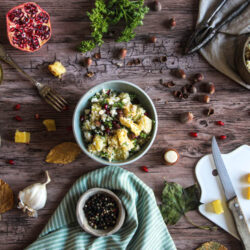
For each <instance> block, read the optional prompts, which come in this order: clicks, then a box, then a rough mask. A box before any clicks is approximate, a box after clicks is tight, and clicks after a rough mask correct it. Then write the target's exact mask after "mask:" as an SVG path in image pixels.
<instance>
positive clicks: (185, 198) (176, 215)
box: [160, 182, 200, 225]
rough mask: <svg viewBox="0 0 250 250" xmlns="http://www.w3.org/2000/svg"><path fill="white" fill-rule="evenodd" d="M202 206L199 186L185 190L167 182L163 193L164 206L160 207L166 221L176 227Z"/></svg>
mask: <svg viewBox="0 0 250 250" xmlns="http://www.w3.org/2000/svg"><path fill="white" fill-rule="evenodd" d="M199 205H200V189H199V187H198V185H197V184H195V185H193V186H190V187H187V188H185V189H184V188H183V187H182V186H181V185H179V184H177V183H174V182H166V184H165V187H164V189H163V191H162V205H161V207H160V210H161V213H162V216H163V219H164V221H165V222H166V223H167V224H168V225H174V224H176V223H177V221H178V220H179V219H180V218H181V216H182V215H184V214H185V213H186V212H188V211H190V210H195V209H196V208H197V207H198V206H199Z"/></svg>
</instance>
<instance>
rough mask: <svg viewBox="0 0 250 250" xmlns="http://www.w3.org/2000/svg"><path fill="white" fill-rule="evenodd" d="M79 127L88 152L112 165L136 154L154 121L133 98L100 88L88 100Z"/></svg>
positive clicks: (143, 143)
mask: <svg viewBox="0 0 250 250" xmlns="http://www.w3.org/2000/svg"><path fill="white" fill-rule="evenodd" d="M80 124H81V130H82V135H83V139H84V142H85V144H86V146H87V149H88V151H89V152H90V153H92V154H94V155H96V156H99V157H101V158H105V159H108V160H109V161H110V162H111V161H122V160H126V159H128V158H129V157H130V156H131V155H133V154H135V153H136V152H138V151H139V150H140V149H141V147H142V146H143V145H145V144H146V143H147V141H148V140H149V139H150V136H151V131H152V128H153V124H154V122H153V120H152V119H150V118H149V117H148V115H147V113H146V110H145V109H144V108H143V107H142V106H141V105H140V104H139V101H138V100H137V98H136V96H135V95H132V94H129V93H124V92H123V93H118V92H116V91H113V90H111V89H108V90H105V89H103V90H102V91H101V92H98V93H96V94H95V95H94V96H93V97H92V98H91V99H90V105H89V107H88V108H86V109H85V110H84V111H83V113H82V115H81V116H80Z"/></svg>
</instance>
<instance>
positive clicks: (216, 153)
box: [212, 137, 236, 200]
mask: <svg viewBox="0 0 250 250" xmlns="http://www.w3.org/2000/svg"><path fill="white" fill-rule="evenodd" d="M212 153H213V158H214V163H215V166H216V168H217V171H218V174H219V177H220V180H221V183H222V186H223V188H224V192H225V196H226V198H227V200H231V199H232V198H233V197H235V196H236V193H235V191H234V188H233V184H232V182H231V179H230V177H229V174H228V172H227V169H226V167H225V164H224V161H223V159H222V157H221V152H220V149H219V146H218V144H217V141H216V139H215V137H213V139H212Z"/></svg>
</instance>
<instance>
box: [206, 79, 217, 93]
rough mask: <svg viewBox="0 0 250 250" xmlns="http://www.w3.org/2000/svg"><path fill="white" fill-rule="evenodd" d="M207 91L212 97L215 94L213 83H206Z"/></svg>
mask: <svg viewBox="0 0 250 250" xmlns="http://www.w3.org/2000/svg"><path fill="white" fill-rule="evenodd" d="M205 91H206V92H207V93H209V94H210V95H212V94H214V92H215V87H214V83H213V82H208V83H206V86H205Z"/></svg>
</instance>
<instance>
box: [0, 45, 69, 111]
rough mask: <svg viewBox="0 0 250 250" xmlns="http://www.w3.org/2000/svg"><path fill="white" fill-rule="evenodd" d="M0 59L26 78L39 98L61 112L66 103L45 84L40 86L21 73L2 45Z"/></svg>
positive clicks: (23, 72)
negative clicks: (36, 91)
mask: <svg viewBox="0 0 250 250" xmlns="http://www.w3.org/2000/svg"><path fill="white" fill-rule="evenodd" d="M0 59H1V60H2V61H4V62H6V63H8V64H9V65H11V66H12V67H14V68H15V69H16V70H17V71H18V72H19V73H21V74H22V75H23V76H24V77H25V78H27V79H28V80H29V81H30V82H31V83H32V84H33V85H34V86H35V87H36V88H37V90H38V92H39V94H40V96H41V97H42V98H43V99H44V100H45V101H46V102H47V103H48V104H50V105H51V106H52V107H53V108H54V109H55V110H57V111H59V112H61V111H63V110H64V109H65V108H66V106H67V104H68V103H67V101H65V99H64V98H63V97H61V96H60V95H59V94H57V93H56V91H55V90H53V89H52V88H50V87H49V86H48V85H46V84H42V83H40V82H38V81H36V80H35V79H34V78H33V77H31V76H30V75H28V74H27V73H26V72H25V71H23V70H22V69H21V68H20V67H19V66H18V64H17V63H15V61H14V60H13V59H12V58H11V57H10V56H9V55H8V54H7V52H6V50H5V49H4V47H3V45H1V44H0Z"/></svg>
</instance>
